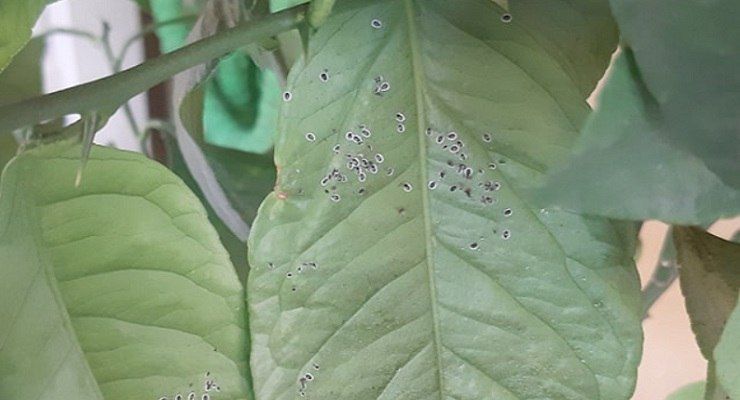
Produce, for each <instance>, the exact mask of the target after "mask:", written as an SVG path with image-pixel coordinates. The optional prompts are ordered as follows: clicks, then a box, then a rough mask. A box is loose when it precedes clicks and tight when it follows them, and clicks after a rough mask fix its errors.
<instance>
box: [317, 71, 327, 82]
mask: <svg viewBox="0 0 740 400" xmlns="http://www.w3.org/2000/svg"><path fill="white" fill-rule="evenodd" d="M319 80H320V81H321V82H328V81H329V70H326V69H325V70H323V71H321V73H320V74H319Z"/></svg>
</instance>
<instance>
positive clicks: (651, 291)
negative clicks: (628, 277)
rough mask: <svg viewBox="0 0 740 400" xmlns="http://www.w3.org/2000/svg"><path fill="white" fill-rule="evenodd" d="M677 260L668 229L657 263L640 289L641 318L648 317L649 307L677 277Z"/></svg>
mask: <svg viewBox="0 0 740 400" xmlns="http://www.w3.org/2000/svg"><path fill="white" fill-rule="evenodd" d="M678 268H679V266H678V261H677V260H676V246H675V245H674V244H673V233H672V231H671V230H670V229H669V230H668V232H667V233H666V237H665V239H664V240H663V248H662V249H661V251H660V258H658V265H656V266H655V269H654V270H653V274H652V276H650V281H648V283H647V284H646V285H645V288H644V289H643V290H642V304H643V309H642V312H643V314H642V318H643V319H645V318H647V317H648V312H649V311H650V307H652V306H653V304H655V302H656V301H658V299H659V298H660V296H662V295H663V293H665V291H666V290H668V288H669V287H670V286H671V284H672V283H673V281H675V280H676V278H678Z"/></svg>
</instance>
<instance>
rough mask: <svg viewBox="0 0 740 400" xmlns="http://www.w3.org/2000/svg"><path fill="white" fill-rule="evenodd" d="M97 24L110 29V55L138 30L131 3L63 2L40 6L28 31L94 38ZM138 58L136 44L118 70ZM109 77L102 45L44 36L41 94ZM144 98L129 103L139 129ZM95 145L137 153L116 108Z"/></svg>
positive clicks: (118, 0) (98, 29)
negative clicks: (105, 24) (55, 31)
mask: <svg viewBox="0 0 740 400" xmlns="http://www.w3.org/2000/svg"><path fill="white" fill-rule="evenodd" d="M103 21H106V22H108V24H109V25H110V27H111V31H110V40H111V44H112V47H113V51H114V52H115V53H116V54H117V53H118V52H120V50H121V48H122V47H123V44H124V42H126V40H127V39H128V38H130V37H132V36H134V35H135V34H136V33H138V32H140V31H141V24H140V20H139V11H138V7H137V6H136V4H135V3H134V2H133V1H129V0H104V1H101V0H66V1H60V2H56V3H53V4H51V5H49V6H48V7H46V10H45V11H44V13H43V14H42V15H41V19H40V20H39V22H38V23H37V24H36V27H35V28H34V34H41V33H44V32H47V31H48V30H50V29H54V28H74V29H79V30H83V31H88V32H91V33H94V34H95V35H97V36H99V35H100V34H101V33H102V31H103V25H102V23H103ZM143 56H144V50H143V45H142V43H141V42H138V43H137V44H136V45H135V46H133V47H132V48H131V49H130V50H129V52H128V56H127V57H126V58H125V60H124V68H125V67H130V66H132V65H136V64H139V63H141V62H142V61H143ZM111 73H112V70H111V68H110V66H109V64H108V61H107V59H106V57H105V53H104V52H103V49H102V47H100V46H98V45H95V44H93V43H91V42H90V41H88V40H86V39H83V38H79V37H76V36H72V35H67V34H54V35H51V36H50V37H49V40H48V41H47V45H46V53H45V57H44V61H43V75H44V90H45V91H46V92H53V91H57V90H61V89H65V88H68V87H70V86H74V85H78V84H80V83H84V82H89V81H92V80H95V79H98V78H102V77H104V76H107V75H110V74H111ZM145 96H146V95H145V94H142V95H140V96H137V97H135V98H134V99H132V101H131V103H130V104H131V108H132V109H133V113H134V116H135V119H136V120H137V122H138V124H139V127H140V128H141V127H143V125H144V124H145V122H146V120H147V108H146V107H147V106H146V98H145ZM95 142H96V143H99V144H105V145H112V146H114V147H118V148H121V149H127V150H135V151H141V148H140V145H139V141H138V139H137V138H136V137H135V135H134V133H133V131H132V130H131V128H130V125H129V124H128V122H127V120H126V118H125V116H124V114H123V111H122V110H119V111H118V112H117V113H116V114H115V115H114V116H113V117H112V118H111V119H110V121H109V122H108V124H107V125H106V126H105V128H103V130H101V131H100V132H98V134H97V135H96V138H95Z"/></svg>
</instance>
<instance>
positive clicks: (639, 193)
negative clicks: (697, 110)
mask: <svg viewBox="0 0 740 400" xmlns="http://www.w3.org/2000/svg"><path fill="white" fill-rule="evenodd" d="M658 113H659V110H658V104H657V103H656V101H655V99H654V98H653V97H652V96H651V95H650V94H649V93H648V92H647V89H646V88H645V84H644V83H643V82H642V80H641V78H640V75H639V71H638V70H637V66H636V65H635V64H634V57H633V56H632V53H631V52H630V51H629V50H625V51H623V53H622V54H620V55H619V56H618V58H617V60H616V61H615V64H614V67H613V70H612V72H611V75H610V76H609V79H608V81H607V84H606V86H605V87H604V89H603V91H602V93H601V96H600V98H599V105H598V108H597V110H596V112H595V113H594V114H593V115H592V116H591V117H590V119H589V121H588V122H587V123H586V126H585V127H584V128H583V133H582V135H581V137H580V138H579V139H578V142H577V143H576V146H575V151H574V154H573V156H572V157H571V159H570V161H569V162H568V163H567V164H566V165H565V166H564V167H562V168H559V169H557V170H554V171H553V172H552V173H551V174H550V176H549V179H548V180H547V186H546V188H545V192H544V197H545V199H546V200H545V202H546V203H554V204H558V205H560V206H562V207H563V208H565V209H568V210H575V211H578V212H584V213H589V214H597V215H605V216H608V217H612V218H620V219H632V220H646V219H653V218H654V219H660V220H663V221H667V222H672V223H676V224H685V225H690V224H695V225H704V224H707V223H711V222H712V221H714V220H716V219H719V218H722V217H730V216H734V215H736V214H737V213H738V212H740V191H738V190H735V189H732V188H730V187H728V186H727V185H725V184H724V183H722V181H721V180H720V179H719V178H718V177H717V176H716V175H715V174H714V173H712V172H711V171H709V170H708V169H707V167H706V166H705V165H704V163H703V162H702V161H701V160H700V159H699V158H697V157H696V156H694V155H692V154H689V153H687V152H684V151H682V150H680V149H678V148H676V147H673V146H671V145H670V143H668V142H666V141H665V140H664V139H663V136H662V134H660V133H658V131H659V130H661V129H664V128H665V127H664V125H663V124H662V119H661V118H660V117H659V116H658Z"/></svg>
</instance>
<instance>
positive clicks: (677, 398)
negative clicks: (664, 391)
mask: <svg viewBox="0 0 740 400" xmlns="http://www.w3.org/2000/svg"><path fill="white" fill-rule="evenodd" d="M705 386H706V383H705V382H694V383H691V384H688V385H686V386H684V387H682V388H681V389H678V390H677V391H676V392H674V393H673V394H671V395H670V396H668V398H666V400H703V399H704V387H705Z"/></svg>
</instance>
